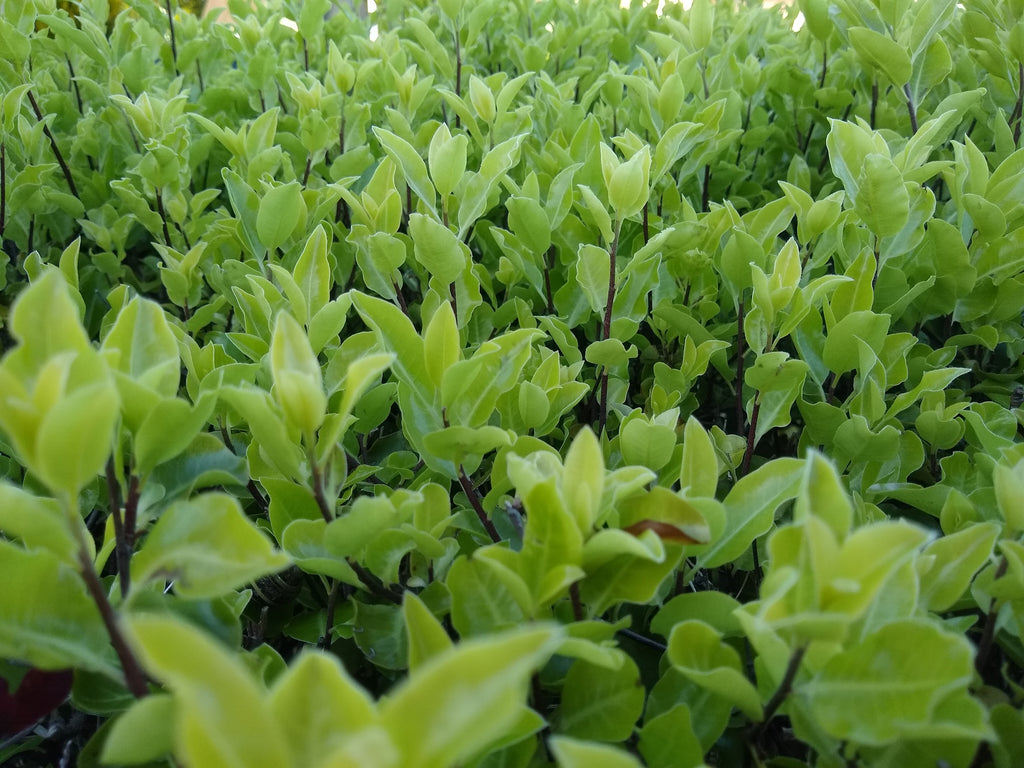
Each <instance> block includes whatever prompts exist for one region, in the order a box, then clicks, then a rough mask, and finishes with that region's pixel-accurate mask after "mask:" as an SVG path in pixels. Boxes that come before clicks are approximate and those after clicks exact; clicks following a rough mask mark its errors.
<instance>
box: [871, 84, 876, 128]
mask: <svg viewBox="0 0 1024 768" xmlns="http://www.w3.org/2000/svg"><path fill="white" fill-rule="evenodd" d="M877 111H878V78H875V79H874V80H872V81H871V130H875V114H876V112H877Z"/></svg>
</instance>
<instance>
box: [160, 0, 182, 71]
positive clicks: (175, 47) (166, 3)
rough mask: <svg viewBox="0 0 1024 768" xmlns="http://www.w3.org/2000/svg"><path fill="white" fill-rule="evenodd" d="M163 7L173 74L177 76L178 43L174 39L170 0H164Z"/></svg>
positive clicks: (172, 13)
mask: <svg viewBox="0 0 1024 768" xmlns="http://www.w3.org/2000/svg"><path fill="white" fill-rule="evenodd" d="M164 8H165V9H166V10H167V24H168V26H169V27H170V28H171V58H172V59H173V61H174V75H175V77H177V76H178V75H180V74H181V73H180V72H179V71H178V44H177V42H175V40H174V12H173V11H172V10H171V0H164Z"/></svg>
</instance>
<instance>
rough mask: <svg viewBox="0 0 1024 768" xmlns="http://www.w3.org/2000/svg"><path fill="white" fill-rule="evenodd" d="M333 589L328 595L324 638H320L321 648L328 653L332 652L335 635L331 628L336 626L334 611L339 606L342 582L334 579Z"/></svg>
mask: <svg viewBox="0 0 1024 768" xmlns="http://www.w3.org/2000/svg"><path fill="white" fill-rule="evenodd" d="M331 581H332V584H331V589H330V591H329V592H328V593H327V616H326V617H325V618H326V625H325V626H324V634H323V637H321V638H320V647H321V648H322V649H323V650H325V651H327V650H330V647H331V643H332V642H333V633H332V632H331V627H333V626H334V611H335V608H336V607H337V605H338V592H339V591H340V590H341V582H340V581H338V580H337V579H332V580H331Z"/></svg>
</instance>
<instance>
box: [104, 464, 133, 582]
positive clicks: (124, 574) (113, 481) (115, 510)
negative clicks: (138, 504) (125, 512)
mask: <svg viewBox="0 0 1024 768" xmlns="http://www.w3.org/2000/svg"><path fill="white" fill-rule="evenodd" d="M107 496H108V497H109V498H110V514H111V516H112V517H113V520H114V542H115V544H114V557H115V559H116V561H117V580H118V582H119V584H120V585H121V599H122V600H123V599H124V598H126V597H128V590H129V589H130V588H131V571H130V558H131V550H129V549H128V548H127V547H125V546H124V545H125V541H126V539H125V535H124V518H123V517H122V516H121V488H120V487H119V486H118V484H117V473H116V472H115V470H114V460H113V459H108V460H107Z"/></svg>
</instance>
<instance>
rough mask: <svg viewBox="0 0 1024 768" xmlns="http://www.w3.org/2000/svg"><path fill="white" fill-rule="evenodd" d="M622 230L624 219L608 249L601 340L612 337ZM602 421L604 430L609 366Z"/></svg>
mask: <svg viewBox="0 0 1024 768" xmlns="http://www.w3.org/2000/svg"><path fill="white" fill-rule="evenodd" d="M621 231H622V219H619V220H618V221H617V222H615V234H614V235H613V236H612V245H611V248H610V249H609V251H608V298H607V300H606V301H605V306H604V324H603V325H602V326H601V331H602V334H601V340H602V341H603V340H605V339H610V338H611V337H612V304H614V303H615V257H616V254H617V253H618V250H619V232H621ZM600 418H601V423H600V431H601V432H603V431H604V428H605V425H606V424H607V423H608V368H607V367H606V368H605V369H604V370H603V371H601V417H600Z"/></svg>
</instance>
